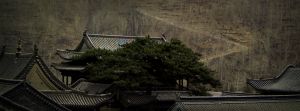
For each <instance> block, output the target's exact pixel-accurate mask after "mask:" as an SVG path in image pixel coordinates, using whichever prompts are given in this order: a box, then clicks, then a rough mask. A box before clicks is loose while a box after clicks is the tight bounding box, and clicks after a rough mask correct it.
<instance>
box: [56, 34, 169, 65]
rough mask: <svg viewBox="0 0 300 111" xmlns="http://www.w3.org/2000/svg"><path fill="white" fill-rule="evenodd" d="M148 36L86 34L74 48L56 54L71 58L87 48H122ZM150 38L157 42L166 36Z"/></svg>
mask: <svg viewBox="0 0 300 111" xmlns="http://www.w3.org/2000/svg"><path fill="white" fill-rule="evenodd" d="M145 37H146V36H125V35H104V34H84V36H83V38H82V40H81V42H80V43H79V44H78V45H77V47H76V48H75V49H74V50H70V49H67V50H60V49H58V50H57V51H56V54H58V56H60V57H61V58H62V59H64V60H71V59H72V57H74V56H77V55H78V54H80V53H82V52H84V51H85V50H87V49H94V48H100V49H108V50H115V49H117V48H120V47H121V45H123V44H126V43H130V42H132V41H134V40H135V39H137V38H145ZM150 39H152V40H155V41H157V42H165V41H166V39H165V38H164V37H150Z"/></svg>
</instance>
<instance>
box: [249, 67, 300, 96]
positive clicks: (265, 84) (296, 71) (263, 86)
mask: <svg viewBox="0 0 300 111" xmlns="http://www.w3.org/2000/svg"><path fill="white" fill-rule="evenodd" d="M247 83H248V84H249V85H250V86H252V87H253V88H255V89H256V90H258V91H261V92H264V93H300V68H296V67H294V66H288V67H287V68H285V69H284V71H283V72H282V73H281V74H280V75H279V76H277V77H275V78H272V79H263V80H247Z"/></svg>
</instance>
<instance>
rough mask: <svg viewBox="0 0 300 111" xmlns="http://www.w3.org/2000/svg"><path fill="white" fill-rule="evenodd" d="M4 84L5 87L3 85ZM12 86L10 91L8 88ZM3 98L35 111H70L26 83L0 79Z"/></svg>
mask: <svg viewBox="0 0 300 111" xmlns="http://www.w3.org/2000/svg"><path fill="white" fill-rule="evenodd" d="M3 84H4V85H3ZM8 86H10V88H9V89H8V88H7V87H8ZM0 88H2V89H6V90H5V91H1V92H2V93H1V95H0V96H2V97H5V98H7V99H8V100H10V101H12V102H14V103H16V104H18V105H21V106H23V107H26V108H28V109H30V110H33V111H69V109H67V108H65V107H63V106H61V105H59V104H57V103H55V102H54V101H52V100H51V99H49V98H48V97H46V96H45V95H43V94H42V93H40V92H39V91H37V90H36V89H34V88H33V87H31V86H30V85H29V84H27V83H26V82H24V81H17V80H7V79H0Z"/></svg>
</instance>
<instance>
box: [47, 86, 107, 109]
mask: <svg viewBox="0 0 300 111" xmlns="http://www.w3.org/2000/svg"><path fill="white" fill-rule="evenodd" d="M42 93H44V94H45V95H46V96H48V97H49V98H51V99H52V100H53V101H55V102H57V103H58V104H61V105H64V106H66V107H68V108H70V109H76V108H97V107H99V106H100V105H102V104H104V103H106V102H107V101H108V100H110V99H111V95H109V94H103V95H89V94H85V93H81V92H77V91H67V90H66V91H42Z"/></svg>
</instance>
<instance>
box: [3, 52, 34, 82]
mask: <svg viewBox="0 0 300 111" xmlns="http://www.w3.org/2000/svg"><path fill="white" fill-rule="evenodd" d="M32 56H33V54H22V55H20V56H19V57H16V54H15V53H6V54H4V55H2V56H1V57H0V78H6V79H15V78H24V75H25V74H27V71H28V70H27V68H28V67H29V66H30V65H31V64H30V63H32V60H33V58H32Z"/></svg>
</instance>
